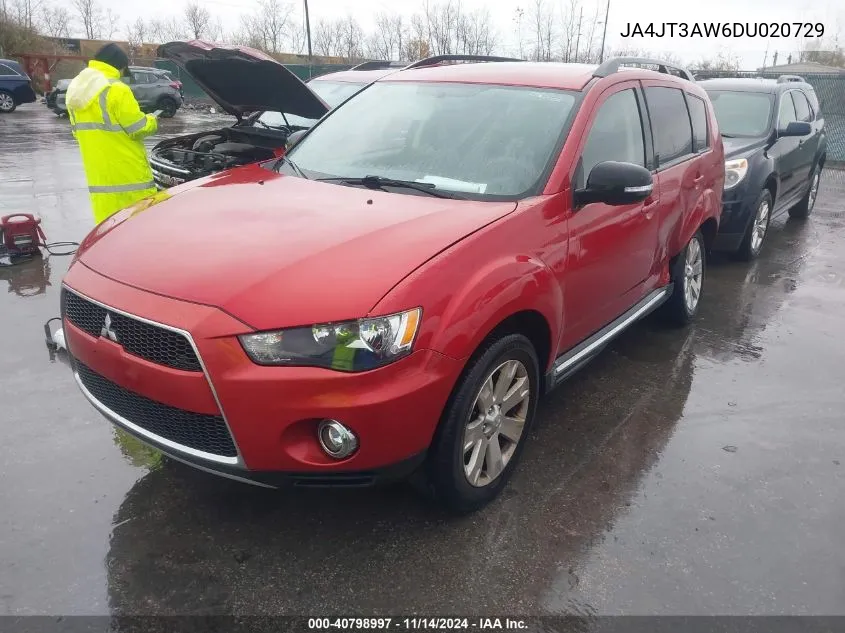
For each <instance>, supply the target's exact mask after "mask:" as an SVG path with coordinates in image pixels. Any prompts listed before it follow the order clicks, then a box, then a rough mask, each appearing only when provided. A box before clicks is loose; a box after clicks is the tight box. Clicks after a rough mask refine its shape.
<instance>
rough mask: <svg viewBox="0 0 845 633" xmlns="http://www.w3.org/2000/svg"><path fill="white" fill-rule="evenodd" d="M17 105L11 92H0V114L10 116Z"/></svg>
mask: <svg viewBox="0 0 845 633" xmlns="http://www.w3.org/2000/svg"><path fill="white" fill-rule="evenodd" d="M17 107H18V104H17V103H15V98H14V97H13V96H12V93H11V92H8V91H6V90H0V114H10V113H12V112H14V111H15V108H17Z"/></svg>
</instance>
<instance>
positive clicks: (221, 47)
mask: <svg viewBox="0 0 845 633" xmlns="http://www.w3.org/2000/svg"><path fill="white" fill-rule="evenodd" d="M158 55H159V57H163V58H164V59H169V60H171V61H173V62H175V63H176V64H177V65H178V66H179V67H180V68H181V69H183V70H184V71H185V72H186V73H188V74H189V75H190V76H191V78H192V79H193V80H194V81H195V82H196V83H197V84H198V85H199V86H200V87H201V88H202V89H203V90H205V91H206V92H207V93H208V96H210V97H211V98H212V99H214V100H215V101H216V102H217V103H218V104H219V105H220V107H221V108H223V109H224V110H225V111H226V112H228V113H229V114H234V115H235V116H236V117H238V118H241V117H242V116H243V115H244V114H246V113H248V112H257V111H260V110H270V111H273V112H284V113H285V114H296V115H298V116H301V117H305V118H306V119H319V118H320V117H322V116H323V115H324V114H325V113H326V112H328V111H329V107H328V106H327V105H326V104H325V103H323V101H322V99H320V97H318V96H317V95H316V94H315V93H314V92H312V91H311V89H310V88H308V86H306V85H305V84H304V83H303V82H302V80H301V79H299V77H297V76H296V75H294V74H293V73H292V72H291V71H289V70H288V69H287V68H285V67H284V66H283V65H282V64H280V63H279V62H278V61H276V60H275V59H273V58H272V57H270V56H269V55H267V54H265V53H262V52H261V51H259V50H255V49H254V48H249V47H246V46H229V45H225V44H211V43H209V42H203V41H202V40H192V41H189V42H185V41H177V42H168V43H167V44H162V45H161V46H159V47H158Z"/></svg>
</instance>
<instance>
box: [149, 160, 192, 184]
mask: <svg viewBox="0 0 845 633" xmlns="http://www.w3.org/2000/svg"><path fill="white" fill-rule="evenodd" d="M150 168H151V169H152V172H153V180H154V181H155V183H156V185H158V186H159V187H160V188H162V189H167V188H168V187H174V186H176V185H181V184H182V183H183V182H185V181H186V180H188V179H189V178H190V172H188V173H186V172H185V170H182V169H178V168H175V167H171V166H170V165H168V164H167V163H166V162H163V161H161V160H156V159H150Z"/></svg>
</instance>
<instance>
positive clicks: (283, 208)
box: [75, 165, 516, 330]
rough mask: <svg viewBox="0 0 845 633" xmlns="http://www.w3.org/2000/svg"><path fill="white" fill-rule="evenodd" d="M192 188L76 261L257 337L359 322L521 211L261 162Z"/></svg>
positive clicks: (138, 216) (108, 230)
mask: <svg viewBox="0 0 845 633" xmlns="http://www.w3.org/2000/svg"><path fill="white" fill-rule="evenodd" d="M196 182H200V183H201V184H199V185H197V184H194V183H196ZM194 183H186V184H185V185H182V186H180V187H178V188H174V189H171V190H167V191H166V192H161V193H160V194H157V195H158V199H153V200H146V201H143V202H141V203H139V204H138V205H136V206H135V207H133V208H130V209H127V210H125V211H122V212H119V213H118V214H116V215H115V216H112V218H110V219H109V220H106V221H105V222H104V223H103V224H101V225H100V226H98V227H97V228H96V229H94V231H92V233H91V234H89V236H88V237H87V238H86V239H85V240H84V241H83V243H82V245H81V246H80V248H79V251H78V252H77V258H78V261H79V262H81V263H82V264H84V265H85V266H87V267H88V268H90V269H92V270H94V271H96V272H98V273H100V274H102V275H104V276H106V277H109V278H111V279H114V280H116V281H119V282H122V283H125V284H127V285H130V286H134V287H136V288H140V289H143V290H147V291H149V292H154V293H157V294H160V295H166V296H169V297H173V298H176V299H181V300H185V301H191V302H194V303H199V304H204V305H212V306H216V307H218V308H222V309H223V310H225V311H226V312H228V313H229V314H231V315H233V316H235V317H236V318H238V319H240V320H241V321H243V322H244V323H246V324H248V325H249V326H251V327H253V328H255V329H257V330H271V329H275V328H282V327H292V326H299V325H312V324H315V323H323V322H334V321H343V320H347V319H357V318H361V317H364V316H366V315H367V314H368V313H369V311H370V310H371V309H372V308H373V306H375V305H376V304H377V303H378V301H379V300H380V299H381V298H382V297H384V295H385V294H387V292H389V291H390V290H391V288H393V287H394V286H395V285H396V284H397V283H399V282H400V281H401V280H402V279H404V278H405V277H406V276H407V275H409V274H410V273H412V272H413V271H414V270H415V269H416V268H418V267H419V266H421V265H422V264H424V263H425V262H426V261H428V260H429V259H431V258H432V257H434V256H435V255H437V254H438V253H439V252H441V251H442V250H444V249H446V248H448V247H449V246H450V245H452V244H454V243H455V242H457V241H459V240H461V239H463V238H464V237H466V236H467V235H469V234H470V233H472V232H474V231H477V230H478V229H480V228H482V227H484V226H485V225H487V224H489V223H491V222H493V221H495V220H497V219H498V218H501V217H503V216H505V215H507V214H509V213H511V212H512V211H513V210H514V209H515V208H516V203H514V202H475V201H468V200H466V201H465V200H451V199H442V198H434V197H428V196H422V195H412V194H407V195H406V194H399V193H387V192H383V191H373V190H369V189H363V188H356V187H347V186H343V185H337V184H330V183H321V182H315V181H313V180H305V179H302V178H296V177H294V176H283V175H279V174H276V173H274V172H271V171H268V170H267V169H264V168H262V167H261V166H259V165H251V166H248V167H244V168H237V169H234V170H231V171H228V172H222V173H220V174H218V175H216V176H212V177H210V178H207V179H203V180H201V181H194ZM177 190H178V191H177ZM154 198H155V197H154ZM158 200H161V201H160V202H159V201H158ZM75 265H78V264H75Z"/></svg>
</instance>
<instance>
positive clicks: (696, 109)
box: [687, 94, 710, 152]
mask: <svg viewBox="0 0 845 633" xmlns="http://www.w3.org/2000/svg"><path fill="white" fill-rule="evenodd" d="M687 103H688V104H689V115H690V119H691V120H692V140H693V151H695V152H703V151H704V150H705V149H707V148H708V147H709V146H710V141H709V137H708V135H707V106H706V105H705V104H704V100H703V99H699V98H698V97H696V96H695V95H691V94H688V95H687Z"/></svg>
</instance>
